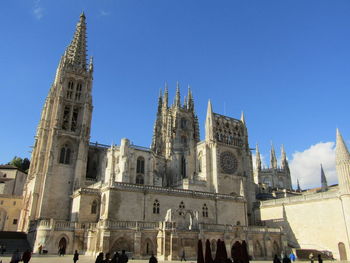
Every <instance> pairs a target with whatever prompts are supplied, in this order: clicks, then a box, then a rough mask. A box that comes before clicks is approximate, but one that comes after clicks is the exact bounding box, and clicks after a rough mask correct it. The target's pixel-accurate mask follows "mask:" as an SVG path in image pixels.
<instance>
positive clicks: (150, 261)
mask: <svg viewBox="0 0 350 263" xmlns="http://www.w3.org/2000/svg"><path fill="white" fill-rule="evenodd" d="M149 263H158V260H157V258H156V257H155V256H154V255H153V253H152V255H151V257H150V258H149Z"/></svg>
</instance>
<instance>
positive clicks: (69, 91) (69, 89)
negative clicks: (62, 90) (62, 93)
mask: <svg viewBox="0 0 350 263" xmlns="http://www.w3.org/2000/svg"><path fill="white" fill-rule="evenodd" d="M73 90H74V82H73V81H69V82H68V86H67V93H66V98H67V99H72V97H73Z"/></svg>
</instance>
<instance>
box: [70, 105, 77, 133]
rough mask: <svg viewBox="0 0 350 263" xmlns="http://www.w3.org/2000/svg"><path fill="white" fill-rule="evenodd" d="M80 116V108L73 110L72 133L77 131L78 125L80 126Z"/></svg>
mask: <svg viewBox="0 0 350 263" xmlns="http://www.w3.org/2000/svg"><path fill="white" fill-rule="evenodd" d="M78 114H79V109H78V107H74V108H73V114H72V124H71V131H73V132H74V131H76V129H77V125H78Z"/></svg>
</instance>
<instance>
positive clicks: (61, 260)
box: [0, 255, 272, 263]
mask: <svg viewBox="0 0 350 263" xmlns="http://www.w3.org/2000/svg"><path fill="white" fill-rule="evenodd" d="M10 259H11V257H10V256H8V255H6V256H5V257H0V260H2V263H9V262H10ZM95 259H96V258H95V257H91V256H84V255H81V256H79V261H78V263H95ZM56 262H57V263H68V262H69V263H72V262H73V255H66V256H64V257H59V256H52V255H48V256H38V255H33V257H32V259H31V260H30V263H56ZM162 262H164V263H180V262H181V261H159V263H162ZM186 262H188V263H196V262H197V261H196V260H188V261H186ZM267 262H270V261H254V263H267ZM271 262H272V260H271ZM128 263H148V260H129V261H128Z"/></svg>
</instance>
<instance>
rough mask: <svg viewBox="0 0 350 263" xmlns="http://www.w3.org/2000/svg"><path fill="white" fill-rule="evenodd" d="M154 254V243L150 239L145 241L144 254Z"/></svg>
mask: <svg viewBox="0 0 350 263" xmlns="http://www.w3.org/2000/svg"><path fill="white" fill-rule="evenodd" d="M152 253H155V250H154V248H153V243H152V241H151V240H150V239H149V238H147V239H146V240H145V244H144V249H143V254H144V255H152Z"/></svg>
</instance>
